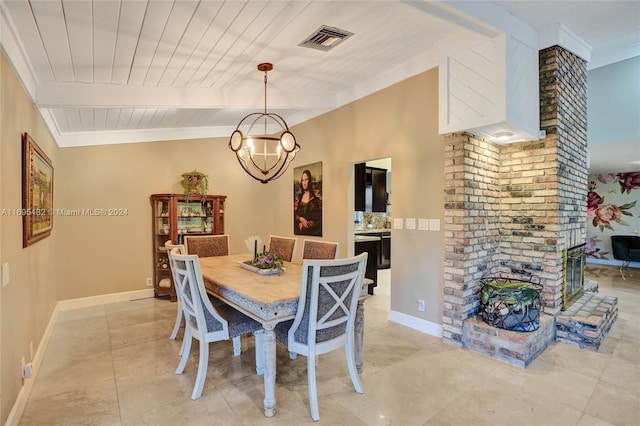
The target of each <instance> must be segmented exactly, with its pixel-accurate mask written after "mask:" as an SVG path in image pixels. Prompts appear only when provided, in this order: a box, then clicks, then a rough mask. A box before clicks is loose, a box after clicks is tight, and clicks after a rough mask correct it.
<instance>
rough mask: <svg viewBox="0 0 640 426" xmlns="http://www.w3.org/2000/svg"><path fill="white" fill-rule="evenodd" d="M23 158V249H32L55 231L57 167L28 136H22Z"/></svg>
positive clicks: (25, 134)
mask: <svg viewBox="0 0 640 426" xmlns="http://www.w3.org/2000/svg"><path fill="white" fill-rule="evenodd" d="M22 157H23V160H22V212H21V213H22V230H23V238H22V247H28V246H30V245H31V244H33V243H35V242H36V241H40V240H42V239H43V238H46V237H48V236H49V235H51V229H53V215H52V207H53V165H52V164H51V160H50V159H49V157H47V156H46V154H45V153H44V152H43V151H42V150H41V149H40V147H39V146H38V144H36V142H35V141H34V140H33V139H31V136H29V134H28V133H23V135H22Z"/></svg>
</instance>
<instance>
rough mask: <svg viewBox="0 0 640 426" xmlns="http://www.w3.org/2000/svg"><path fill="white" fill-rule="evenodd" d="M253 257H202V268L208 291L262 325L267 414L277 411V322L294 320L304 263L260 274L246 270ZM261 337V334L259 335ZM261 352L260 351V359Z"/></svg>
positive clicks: (360, 314) (358, 331) (357, 336)
mask: <svg viewBox="0 0 640 426" xmlns="http://www.w3.org/2000/svg"><path fill="white" fill-rule="evenodd" d="M252 258H253V256H252V255H251V254H249V253H246V254H232V255H228V256H214V257H202V258H200V259H199V261H200V269H201V271H202V277H203V279H204V284H205V288H206V290H207V293H209V294H211V295H213V296H215V297H216V298H218V299H220V300H221V301H223V302H225V303H227V304H228V305H230V306H231V307H233V308H235V309H237V310H238V311H240V312H242V313H244V314H245V315H247V316H249V317H251V318H253V319H254V320H256V321H258V322H259V323H260V324H262V327H263V334H262V339H263V341H262V343H263V345H262V346H263V357H262V360H261V361H262V362H257V363H256V364H257V365H258V366H259V365H260V364H263V365H264V370H263V371H260V368H259V367H257V368H258V371H257V372H258V374H263V377H264V402H263V404H264V415H265V416H266V417H273V416H274V415H275V414H276V397H275V385H276V337H275V332H274V328H275V326H276V324H278V323H280V322H282V321H287V320H290V319H293V318H294V317H295V315H296V310H297V309H298V300H299V298H300V282H301V278H302V265H301V264H297V263H291V262H284V268H285V270H284V271H282V272H281V273H279V274H271V275H267V274H260V273H258V272H255V271H252V270H249V269H246V267H244V266H243V265H241V263H243V262H245V261H248V260H251V259H252ZM369 282H370V281H369V280H367V279H365V280H364V281H363V286H362V288H361V291H360V298H359V299H358V306H357V310H356V321H355V330H354V331H355V333H354V349H355V351H354V352H355V361H356V367H357V369H358V373H360V372H362V342H363V331H364V304H363V302H364V300H365V299H366V298H367V297H369V295H368V294H367V285H368V284H369ZM256 337H258V336H256ZM259 356H260V354H256V359H257V360H258V359H259Z"/></svg>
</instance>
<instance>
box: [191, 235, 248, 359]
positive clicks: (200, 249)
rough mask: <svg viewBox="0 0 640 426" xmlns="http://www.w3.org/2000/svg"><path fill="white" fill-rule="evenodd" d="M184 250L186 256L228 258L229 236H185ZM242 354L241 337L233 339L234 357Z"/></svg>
mask: <svg viewBox="0 0 640 426" xmlns="http://www.w3.org/2000/svg"><path fill="white" fill-rule="evenodd" d="M184 248H185V253H186V254H195V255H197V256H198V257H214V256H228V255H229V235H228V234H221V235H185V236H184ZM212 297H213V296H212ZM211 302H212V303H213V304H214V305H215V306H220V305H221V304H223V303H224V302H222V301H220V300H218V299H217V298H215V297H213V299H212V300H211ZM241 352H242V347H241V344H240V337H235V338H234V339H233V353H234V355H240V353H241Z"/></svg>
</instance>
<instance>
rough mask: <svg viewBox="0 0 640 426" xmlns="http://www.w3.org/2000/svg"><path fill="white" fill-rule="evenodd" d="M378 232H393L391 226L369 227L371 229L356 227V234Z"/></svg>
mask: <svg viewBox="0 0 640 426" xmlns="http://www.w3.org/2000/svg"><path fill="white" fill-rule="evenodd" d="M376 232H391V228H369V229H356V230H355V231H353V233H354V234H356V235H358V234H371V233H376Z"/></svg>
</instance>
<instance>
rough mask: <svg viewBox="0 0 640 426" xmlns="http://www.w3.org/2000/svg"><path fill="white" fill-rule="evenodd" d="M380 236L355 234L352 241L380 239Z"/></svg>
mask: <svg viewBox="0 0 640 426" xmlns="http://www.w3.org/2000/svg"><path fill="white" fill-rule="evenodd" d="M380 239H381V238H380V237H371V236H368V235H356V236H355V238H354V241H355V242H356V243H357V242H364V241H380Z"/></svg>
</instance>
